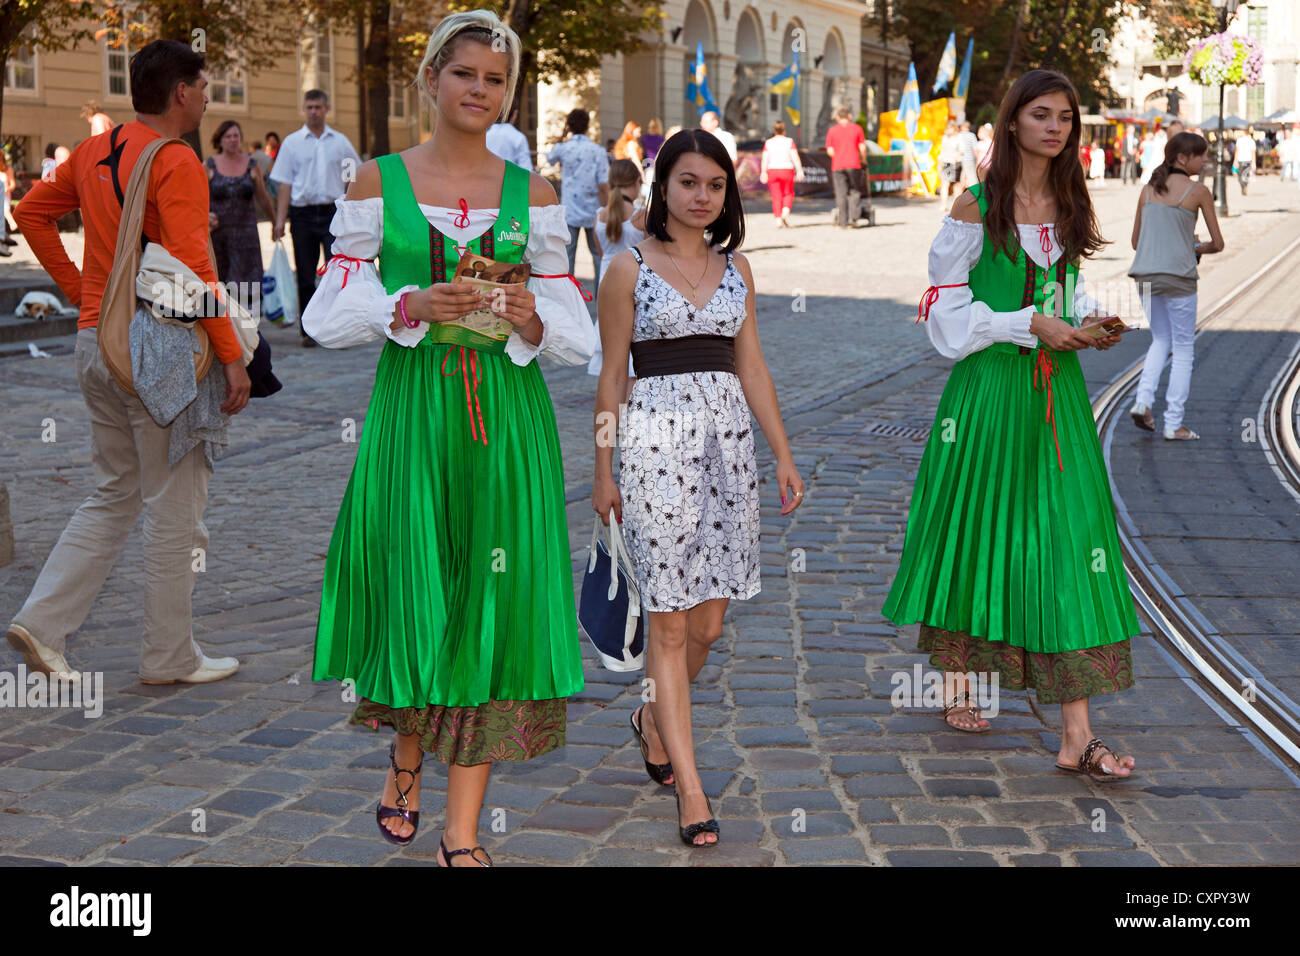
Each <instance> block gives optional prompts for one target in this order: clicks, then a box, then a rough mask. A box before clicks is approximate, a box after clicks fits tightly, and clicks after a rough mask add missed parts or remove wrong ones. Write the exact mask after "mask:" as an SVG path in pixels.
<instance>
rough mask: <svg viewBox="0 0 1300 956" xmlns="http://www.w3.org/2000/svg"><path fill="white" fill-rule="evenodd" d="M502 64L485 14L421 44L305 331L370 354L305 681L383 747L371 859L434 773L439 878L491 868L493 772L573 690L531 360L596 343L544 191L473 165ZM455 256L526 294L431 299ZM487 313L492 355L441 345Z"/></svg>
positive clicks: (544, 422)
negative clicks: (494, 265)
mask: <svg viewBox="0 0 1300 956" xmlns="http://www.w3.org/2000/svg"><path fill="white" fill-rule="evenodd" d="M519 59H520V43H519V37H518V36H516V34H515V32H514V31H513V30H511V29H510V27H508V26H507V25H506V24H504V23H502V22H501V20H500V19H498V18H497V16H496V15H495V14H493V13H490V12H488V11H484V10H475V11H470V12H466V13H456V14H452V15H451V16H448V17H445V18H444V19H442V20H441V21H439V22H438V23H437V24H436V25H435V26H434V28H433V31H432V33H431V35H430V37H429V45H428V48H427V49H426V51H425V54H424V58H423V60H422V61H421V63H420V66H419V68H418V70H417V71H416V76H417V78H418V84H419V90H420V100H421V102H422V103H423V104H424V105H425V106H426V107H427V108H430V109H431V111H432V112H433V113H434V114H435V115H434V120H435V121H434V123H433V135H432V137H431V138H430V139H428V140H426V141H425V142H423V143H420V144H418V145H416V146H413V147H411V148H410V149H408V150H405V151H404V152H402V153H398V154H393V155H388V156H380V157H379V158H378V159H376V160H372V161H371V162H368V163H366V164H365V165H364V166H362V167H361V168H360V170H359V171H358V174H357V177H356V181H355V182H354V183H352V185H351V187H350V188H349V190H348V198H346V199H344V200H342V201H341V202H339V203H338V211H337V213H336V215H335V219H334V223H335V229H337V233H338V237H339V238H338V241H337V244H336V247H335V248H336V252H337V254H336V255H335V256H334V257H333V258H332V259H331V260H330V263H329V265H328V267H327V269H326V271H325V276H324V279H323V282H322V286H321V291H322V294H321V295H320V296H318V297H317V298H315V299H313V300H312V302H311V304H310V305H309V306H308V307H307V310H306V311H305V312H304V313H303V317H302V320H303V322H304V323H305V324H306V325H307V326H308V327H309V329H310V330H311V331H312V332H313V333H314V334H316V335H318V336H319V337H320V341H321V343H322V344H323V345H326V346H331V347H335V348H342V347H345V346H347V345H351V344H355V343H359V342H364V341H367V340H372V339H374V338H375V337H376V336H383V337H385V338H386V339H387V340H388V341H385V342H384V347H383V350H382V351H381V352H380V354H379V365H378V367H377V369H376V371H375V385H374V391H373V393H372V396H371V400H370V407H369V410H368V411H367V412H366V427H365V430H364V431H363V432H362V436H361V442H360V444H359V445H358V446H357V454H356V463H355V465H354V467H353V470H352V477H351V479H350V480H349V482H348V486H347V491H346V492H345V493H344V497H343V501H342V503H341V505H340V507H339V514H338V519H337V521H336V522H335V525H334V532H333V535H332V537H331V538H330V546H329V552H328V555H327V557H326V561H325V573H324V581H323V586H322V595H321V609H320V617H319V622H318V625H317V629H316V652H315V665H314V668H313V672H312V676H313V679H314V680H327V679H337V680H352V681H355V689H356V694H357V696H358V697H359V698H360V700H359V702H358V703H357V706H356V709H355V711H354V712H353V715H352V718H351V720H350V722H351V723H353V724H356V725H359V726H366V727H370V728H372V729H374V730H376V731H378V730H379V728H380V727H384V728H387V729H389V730H391V732H393V734H394V737H395V739H394V741H393V744H392V745H391V746H390V748H389V751H388V753H389V767H390V769H391V773H389V774H386V775H385V787H384V793H383V796H382V797H381V799H380V802H379V806H378V807H377V808H376V810H375V817H376V823H377V826H378V827H379V829H380V831H381V833H382V834H383V837H384V839H386V840H389V841H391V842H393V843H398V844H407V843H410V842H411V840H412V839H413V838H414V837H415V834H416V827H417V826H418V825H419V812H420V811H419V800H420V790H421V787H422V783H421V779H420V773H421V767H422V766H423V762H424V755H425V754H428V755H429V756H431V757H433V758H434V759H436V760H438V761H439V762H441V763H445V764H446V765H447V810H446V823H445V825H444V827H443V835H442V839H441V840H440V842H439V845H438V851H437V858H438V863H439V865H440V866H491V865H492V860H491V857H490V856H488V854H487V851H486V850H485V849H484V848H483V847H482V846H480V845H479V843H478V831H479V825H480V819H481V816H482V810H483V794H484V791H485V790H486V788H487V785H488V779H489V777H490V774H491V771H492V767H493V765H494V764H497V763H500V762H523V761H528V760H532V759H533V758H535V757H539V756H541V755H543V754H548V753H551V752H552V751H554V750H555V749H556V748H559V747H563V746H564V743H565V732H566V703H567V698H568V697H569V696H570V695H571V694H576V693H578V692H579V691H581V690H582V688H583V678H582V650H581V645H580V644H579V638H578V626H577V612H576V610H575V607H574V587H573V566H572V561H571V552H570V550H569V535H568V528H567V524H566V521H565V512H564V507H565V504H564V467H563V462H562V461H561V458H560V440H559V435H558V433H557V430H556V424H555V410H554V408H553V407H552V404H551V399H550V395H549V393H548V391H547V387H546V381H545V379H544V378H543V376H542V372H541V370H540V369H539V368H538V364H537V362H536V361H535V358H536V356H537V355H538V353H539V351H542V350H543V340H544V341H545V348H544V351H545V352H547V353H548V354H549V355H550V356H551V357H552V358H554V359H556V360H557V361H559V362H560V363H561V364H564V365H577V364H582V363H585V362H586V361H587V360H588V359H589V358H590V357H591V352H592V348H593V347H594V344H595V343H594V333H593V329H592V327H591V319H590V317H589V315H588V313H587V307H586V305H585V304H584V303H583V301H582V298H581V297H580V296H579V294H578V290H577V288H576V286H575V284H574V283H573V282H572V281H571V280H570V278H569V277H568V276H567V275H564V274H562V270H563V268H564V262H565V241H566V239H567V238H568V229H567V227H566V225H565V221H564V212H563V209H562V208H561V207H560V206H559V205H558V204H557V203H556V199H555V190H554V188H553V187H552V186H551V184H550V183H549V182H547V181H546V180H545V179H543V178H542V177H541V176H538V175H536V174H534V173H530V172H528V170H526V169H523V168H522V167H520V166H516V165H515V164H513V163H511V162H509V161H503V160H501V159H500V158H498V157H497V156H494V155H493V154H492V153H491V152H489V151H488V148H487V130H488V127H489V126H490V125H491V124H492V123H494V122H499V121H500V119H501V117H502V116H503V115H504V113H505V110H506V109H507V107H508V106H509V104H510V102H511V100H512V99H513V93H514V90H515V87H516V84H517V82H518V77H519V72H520V69H519ZM597 148H599V147H597ZM458 205H459V207H460V208H457V206H458ZM462 254H466V255H476V256H477V255H482V256H485V257H487V258H491V259H494V260H496V261H497V262H500V263H514V264H523V265H526V266H528V268H529V270H530V273H531V274H530V275H529V277H528V279H527V281H526V283H524V282H521V283H513V284H506V285H502V286H500V287H499V288H498V290H497V293H499V294H493V295H488V294H486V293H483V292H481V291H480V290H478V289H477V288H475V287H474V286H471V285H467V284H464V283H452V282H449V281H447V280H448V279H450V278H451V277H452V276H453V275H454V273H455V269H456V265H457V262H458V261H459V258H460V256H461V255H462ZM376 257H377V259H378V263H379V266H378V268H376V265H375V262H374V260H375V259H376ZM485 306H488V307H491V308H492V310H493V311H494V312H496V314H497V315H498V316H499V317H500V318H502V319H505V320H506V321H507V322H508V323H509V325H510V331H509V334H508V336H507V337H505V338H500V337H496V336H489V335H482V334H479V333H478V332H476V331H473V330H472V329H470V328H468V327H467V326H466V325H461V324H459V322H460V320H462V319H463V318H464V317H466V316H467V315H468V314H470V313H474V312H479V311H482V310H483V309H484V308H485ZM449 363H450V364H449ZM471 383H472V384H471Z"/></svg>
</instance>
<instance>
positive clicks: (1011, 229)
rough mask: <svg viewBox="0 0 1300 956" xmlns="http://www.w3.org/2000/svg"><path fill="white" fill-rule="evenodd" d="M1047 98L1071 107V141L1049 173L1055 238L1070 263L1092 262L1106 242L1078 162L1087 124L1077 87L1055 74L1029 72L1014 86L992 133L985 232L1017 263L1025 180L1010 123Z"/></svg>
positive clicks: (1055, 160)
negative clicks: (1019, 190)
mask: <svg viewBox="0 0 1300 956" xmlns="http://www.w3.org/2000/svg"><path fill="white" fill-rule="evenodd" d="M1047 93H1064V94H1065V96H1066V98H1067V99H1068V100H1069V101H1070V110H1071V117H1070V135H1069V136H1068V137H1067V138H1066V141H1065V145H1064V146H1063V147H1062V148H1061V151H1060V152H1059V153H1057V154H1056V155H1055V156H1054V157H1052V162H1051V165H1050V166H1048V169H1047V181H1048V184H1049V185H1050V187H1051V190H1052V193H1053V194H1054V195H1055V197H1056V236H1057V239H1058V240H1059V241H1060V243H1061V246H1062V247H1063V248H1064V249H1065V253H1064V255H1065V258H1066V261H1067V262H1074V261H1076V260H1077V259H1079V258H1080V257H1087V256H1091V255H1092V254H1093V253H1095V252H1097V251H1098V250H1099V249H1101V247H1102V246H1104V245H1105V244H1106V242H1107V240H1105V239H1103V238H1102V236H1101V229H1100V227H1099V226H1098V225H1097V216H1096V213H1095V212H1094V211H1093V208H1092V198H1091V197H1090V196H1089V195H1088V184H1087V182H1086V181H1085V179H1084V176H1083V166H1082V165H1081V164H1080V162H1079V137H1080V135H1081V133H1082V128H1083V127H1082V123H1081V122H1080V120H1079V94H1078V93H1077V92H1075V89H1074V84H1073V83H1071V82H1070V81H1069V79H1068V78H1067V77H1066V76H1065V75H1064V74H1061V73H1057V72H1056V71H1055V70H1030V71H1029V72H1028V73H1026V74H1024V75H1023V76H1022V77H1020V79H1018V80H1016V82H1015V83H1013V84H1012V85H1011V89H1009V90H1007V93H1006V96H1004V97H1002V105H1001V106H1000V107H999V109H998V120H997V124H996V125H995V126H994V127H993V148H992V153H993V160H992V162H991V163H990V164H989V171H988V174H987V175H986V176H985V177H984V190H985V194H986V195H987V197H988V207H989V208H988V213H987V214H986V215H985V216H984V227H985V229H986V230H987V231H988V235H989V240H990V241H991V242H992V243H993V248H994V252H995V254H996V253H997V252H1002V253H1005V254H1006V256H1007V258H1009V259H1014V258H1015V251H1016V250H1015V249H1013V248H1011V247H1010V246H1009V244H1010V243H1014V244H1015V245H1016V246H1019V242H1020V240H1019V232H1018V231H1017V229H1016V195H1015V191H1016V190H1015V187H1016V181H1017V180H1018V179H1019V178H1020V147H1019V145H1018V144H1017V142H1016V134H1015V133H1013V132H1012V131H1011V123H1012V122H1013V121H1014V120H1015V119H1016V117H1017V116H1018V115H1019V114H1020V111H1021V109H1023V108H1024V106H1025V104H1027V103H1030V102H1032V101H1033V100H1036V99H1037V98H1038V97H1040V96H1043V95H1045V94H1047Z"/></svg>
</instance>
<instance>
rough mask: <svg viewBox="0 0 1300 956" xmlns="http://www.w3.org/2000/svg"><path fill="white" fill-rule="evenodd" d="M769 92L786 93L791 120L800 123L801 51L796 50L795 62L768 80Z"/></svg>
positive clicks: (786, 108) (796, 123)
mask: <svg viewBox="0 0 1300 956" xmlns="http://www.w3.org/2000/svg"><path fill="white" fill-rule="evenodd" d="M767 91H768V92H769V93H783V94H787V95H786V101H785V111H786V112H787V113H789V114H790V121H791V122H792V123H794V125H795V126H798V125H799V117H800V115H801V114H800V111H799V51H798V50H795V51H794V62H793V63H791V64H790V65H789V66H787V67H786V68H785V69H784V70H782V71H781V72H780V73H778V74H777V75H776V76H774V77H772V79H771V80H769V81H768V84H767Z"/></svg>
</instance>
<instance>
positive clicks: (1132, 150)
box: [1120, 123, 1141, 186]
mask: <svg viewBox="0 0 1300 956" xmlns="http://www.w3.org/2000/svg"><path fill="white" fill-rule="evenodd" d="M1120 144H1121V145H1120V163H1121V167H1120V177H1121V178H1122V180H1123V183H1124V185H1125V186H1127V185H1128V184H1129V183H1131V182H1134V181H1135V180H1136V179H1137V178H1138V149H1139V147H1140V146H1141V140H1139V139H1138V134H1137V130H1136V129H1135V128H1134V126H1133V124H1132V123H1127V124H1125V126H1124V136H1123V137H1122V138H1121V140H1120Z"/></svg>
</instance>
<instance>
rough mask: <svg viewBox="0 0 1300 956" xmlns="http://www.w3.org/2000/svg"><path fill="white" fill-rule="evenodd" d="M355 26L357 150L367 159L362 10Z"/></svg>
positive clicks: (364, 53)
mask: <svg viewBox="0 0 1300 956" xmlns="http://www.w3.org/2000/svg"><path fill="white" fill-rule="evenodd" d="M355 26H356V31H357V112H358V114H359V116H358V119H359V120H360V127H361V135H360V141H359V142H358V144H357V152H358V153H360V154H361V158H362V159H365V158H366V157H367V156H369V155H370V145H369V144H370V140H369V134H370V130H369V129H368V127H367V123H366V18H365V16H364V14H362V12H361V11H360V10H358V11H357V22H356V24H355Z"/></svg>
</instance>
